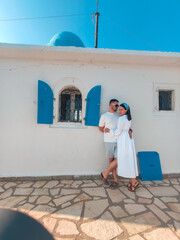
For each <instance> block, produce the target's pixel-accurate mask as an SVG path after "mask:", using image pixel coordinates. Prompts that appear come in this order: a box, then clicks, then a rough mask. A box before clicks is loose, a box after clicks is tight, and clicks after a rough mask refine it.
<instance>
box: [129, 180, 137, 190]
mask: <svg viewBox="0 0 180 240" xmlns="http://www.w3.org/2000/svg"><path fill="white" fill-rule="evenodd" d="M138 186H139V183H138V182H135V184H134V185H132V184H131V186H130V187H128V190H129V191H130V192H135V191H136V188H137V187H138Z"/></svg>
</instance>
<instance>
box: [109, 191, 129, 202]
mask: <svg viewBox="0 0 180 240" xmlns="http://www.w3.org/2000/svg"><path fill="white" fill-rule="evenodd" d="M106 191H107V193H108V196H109V198H110V199H111V201H112V202H113V203H120V202H122V201H123V200H124V199H125V198H126V196H124V194H123V193H122V192H120V191H119V190H118V189H114V190H112V189H107V190H106Z"/></svg>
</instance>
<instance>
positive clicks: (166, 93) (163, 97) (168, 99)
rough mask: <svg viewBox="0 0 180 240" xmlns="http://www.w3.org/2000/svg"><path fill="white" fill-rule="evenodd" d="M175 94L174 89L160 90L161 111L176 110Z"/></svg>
mask: <svg viewBox="0 0 180 240" xmlns="http://www.w3.org/2000/svg"><path fill="white" fill-rule="evenodd" d="M173 96H174V91H173V90H159V111H173V110H174V101H173Z"/></svg>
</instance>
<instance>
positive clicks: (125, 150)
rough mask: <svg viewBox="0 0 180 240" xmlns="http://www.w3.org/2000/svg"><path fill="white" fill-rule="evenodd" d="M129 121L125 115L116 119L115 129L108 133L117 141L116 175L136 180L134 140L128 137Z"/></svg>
mask: <svg viewBox="0 0 180 240" xmlns="http://www.w3.org/2000/svg"><path fill="white" fill-rule="evenodd" d="M130 126H131V121H128V119H127V115H123V116H121V117H119V119H118V125H117V129H114V130H110V133H111V134H112V135H113V136H114V137H118V139H117V162H118V167H117V173H118V175H119V176H122V177H125V178H136V177H137V176H138V168H137V158H136V150H135V146H134V140H133V139H130V137H129V133H128V131H129V128H130Z"/></svg>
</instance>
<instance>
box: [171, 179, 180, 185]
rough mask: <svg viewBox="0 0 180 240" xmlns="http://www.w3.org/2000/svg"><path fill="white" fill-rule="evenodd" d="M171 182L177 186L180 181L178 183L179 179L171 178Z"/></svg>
mask: <svg viewBox="0 0 180 240" xmlns="http://www.w3.org/2000/svg"><path fill="white" fill-rule="evenodd" d="M170 182H171V183H172V184H173V185H175V184H179V181H178V179H177V178H174V179H173V178H171V179H170Z"/></svg>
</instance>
